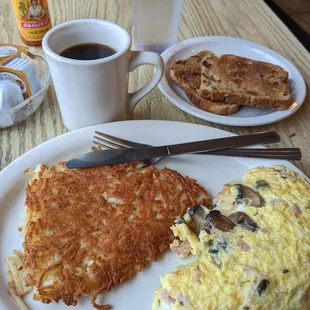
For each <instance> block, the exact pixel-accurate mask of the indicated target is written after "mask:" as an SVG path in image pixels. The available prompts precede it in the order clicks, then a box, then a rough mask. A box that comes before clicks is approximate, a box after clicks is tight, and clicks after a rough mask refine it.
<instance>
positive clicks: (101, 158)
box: [66, 131, 280, 169]
mask: <svg viewBox="0 0 310 310" xmlns="http://www.w3.org/2000/svg"><path fill="white" fill-rule="evenodd" d="M279 141H280V137H279V135H278V134H277V133H276V132H275V131H268V132H262V133H255V134H250V135H242V136H233V137H227V138H219V139H212V140H202V141H195V142H189V143H180V144H173V145H164V146H155V147H140V148H129V149H115V150H105V151H97V152H89V153H86V154H83V155H80V156H77V157H75V158H73V159H71V160H69V161H68V162H67V163H66V165H67V167H68V168H70V169H73V168H87V167H96V166H106V165H115V164H122V163H127V162H131V161H139V160H145V159H150V158H156V157H166V156H175V155H181V154H187V153H199V152H207V151H214V150H221V149H232V148H237V147H243V146H249V145H255V144H261V143H273V142H279Z"/></svg>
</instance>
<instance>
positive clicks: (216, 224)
mask: <svg viewBox="0 0 310 310" xmlns="http://www.w3.org/2000/svg"><path fill="white" fill-rule="evenodd" d="M234 226H235V225H234V223H233V222H232V221H230V220H229V219H228V218H227V217H226V216H225V215H223V214H222V213H221V212H220V211H217V210H212V211H210V212H209V213H208V215H207V216H206V220H205V225H204V229H205V230H206V231H207V232H208V233H210V230H211V228H217V229H219V230H221V231H224V232H227V231H232V230H233V229H234Z"/></svg>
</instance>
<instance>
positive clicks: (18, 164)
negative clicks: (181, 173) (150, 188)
mask: <svg viewBox="0 0 310 310" xmlns="http://www.w3.org/2000/svg"><path fill="white" fill-rule="evenodd" d="M128 123H132V124H133V125H132V126H137V127H139V126H145V124H147V126H149V127H154V128H156V127H157V126H171V124H175V125H176V126H178V127H179V128H180V127H182V128H184V130H187V129H186V127H187V128H188V127H196V128H199V131H200V130H205V131H206V132H207V131H209V132H211V135H213V134H215V135H217V134H218V135H219V136H236V134H234V133H231V132H229V131H226V130H222V129H218V128H214V127H211V126H205V125H201V124H195V123H187V122H179V121H166V120H129V121H121V122H113V123H106V124H98V125H94V126H90V127H85V128H81V129H79V130H75V131H71V132H67V133H64V134H62V135H59V136H56V137H54V138H52V139H50V140H47V141H45V142H43V143H41V144H39V145H37V146H36V147H34V148H32V149H30V150H29V151H28V152H26V153H24V154H23V155H21V156H20V157H18V158H17V159H15V160H14V161H13V162H12V163H11V164H9V165H8V166H7V167H5V168H4V169H3V170H2V171H1V172H0V182H1V180H2V181H4V180H5V181H6V182H7V183H9V184H6V185H5V184H4V186H3V187H1V188H0V194H1V193H4V194H8V191H9V189H10V188H11V186H12V180H13V181H14V180H16V178H19V179H20V176H21V174H22V172H23V170H22V169H20V168H24V169H25V168H27V161H28V160H29V159H30V160H31V158H32V155H33V154H34V153H35V152H38V150H39V152H42V151H40V148H43V150H44V149H45V148H46V147H48V146H50V145H54V144H55V143H57V140H64V141H67V140H68V139H69V138H70V137H74V136H75V137H78V136H79V133H82V132H85V133H86V135H85V136H82V138H81V139H82V140H85V139H86V138H87V139H88V137H87V136H88V133H90V132H91V133H92V134H93V133H94V131H95V130H97V129H99V128H102V127H104V126H106V127H110V126H111V127H112V128H111V131H113V130H115V129H114V128H117V127H119V126H126V124H128ZM113 127H114V128H113ZM174 135H175V136H180V137H181V136H182V135H181V134H180V133H176V134H174ZM133 137H134V134H133ZM181 139H182V138H181ZM186 140H187V139H186ZM75 143H76V141H75ZM89 143H90V144H91V141H89ZM77 144H79V143H77ZM87 147H88V145H86V146H85V148H87ZM63 150H65V153H64V154H66V153H67V152H68V151H70V145H68V144H64V143H60V146H59V151H58V154H61V152H62V151H63ZM55 153H57V151H56V152H55ZM36 156H38V155H36ZM43 156H44V155H43ZM57 156H58V155H57ZM64 156H66V155H64ZM52 157H54V155H52ZM27 158H29V159H27ZM24 160H26V162H25V163H24V164H23V163H22V162H23V161H24ZM49 160H50V159H49ZM242 160H244V161H247V159H245V158H244V159H241V164H244V165H245V166H249V165H248V164H247V163H246V162H245V163H244V162H243V161H242ZM256 161H258V162H259V163H258V164H256ZM277 162H278V163H279V164H285V165H286V166H288V167H289V168H290V169H293V170H294V171H297V172H298V173H300V174H301V175H302V176H304V177H306V176H305V175H304V173H303V172H302V171H301V170H299V169H298V168H297V167H295V166H294V165H293V164H291V163H290V162H288V161H277ZM254 163H255V166H259V165H266V166H269V165H273V164H275V161H270V160H266V159H255V162H254ZM250 165H251V164H250ZM168 167H169V166H168ZM248 169H250V168H248ZM7 176H10V178H7ZM306 178H307V177H306ZM307 179H308V178H307ZM19 182H23V181H20V180H19ZM1 184H2V183H1ZM10 184H11V185H10ZM13 185H14V184H13ZM4 197H6V196H4ZM3 205H4V207H5V203H4V204H3ZM0 208H1V207H0ZM8 208H9V207H8ZM18 219H19V217H17V219H16V227H17V226H18ZM1 279H2V276H1ZM1 284H2V285H3V284H4V283H3V282H2V281H1V283H0V286H2V285H1ZM1 297H4V295H3V291H2V290H1V291H0V306H1V305H3V307H4V309H6V305H7V304H6V302H5V301H6V300H7V298H8V297H6V298H5V299H3V301H2V298H1ZM60 305H61V306H62V304H60ZM51 309H53V307H51Z"/></svg>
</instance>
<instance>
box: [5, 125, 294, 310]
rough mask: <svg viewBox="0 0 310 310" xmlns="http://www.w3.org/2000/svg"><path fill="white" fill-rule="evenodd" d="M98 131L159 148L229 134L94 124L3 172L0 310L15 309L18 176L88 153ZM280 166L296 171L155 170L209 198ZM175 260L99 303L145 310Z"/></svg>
mask: <svg viewBox="0 0 310 310" xmlns="http://www.w3.org/2000/svg"><path fill="white" fill-rule="evenodd" d="M95 130H98V131H102V132H105V133H108V134H111V135H115V136H119V137H123V138H125V139H131V140H135V141H138V142H143V143H148V144H153V145H161V144H173V143H181V142H189V141H193V140H203V139H212V138H219V137H225V136H232V135H233V134H231V133H228V132H225V131H222V130H219V129H215V128H210V127H206V126H201V125H194V124H188V123H178V122H167V121H127V122H117V123H109V124H103V125H97V126H93V127H88V128H83V129H80V130H77V131H73V132H70V133H67V134H65V135H62V136H59V137H56V138H54V139H52V140H49V141H47V142H45V143H43V144H41V145H39V146H37V147H36V148H34V149H32V150H30V151H29V152H27V153H25V154H24V155H22V156H21V157H19V158H18V159H16V160H15V161H14V162H13V163H11V164H10V165H9V166H8V167H6V168H5V169H4V170H3V171H2V172H0V184H1V186H0V261H1V264H0V309H1V310H5V309H9V310H15V309H17V306H16V304H15V302H14V300H13V298H12V297H11V296H10V295H9V294H8V291H7V265H6V263H5V262H4V259H5V257H7V256H9V255H11V253H12V251H13V250H14V249H16V250H21V249H22V239H21V238H20V236H19V233H18V231H17V227H18V226H19V225H20V224H21V220H22V216H23V211H24V199H25V193H24V188H25V184H26V183H27V182H28V177H26V176H24V175H23V172H24V170H25V169H26V168H28V167H30V168H35V167H36V166H37V164H39V163H42V164H47V165H49V164H56V163H57V162H58V161H63V160H67V159H69V158H71V157H72V156H74V155H76V154H81V153H84V152H87V150H88V147H89V146H91V142H92V138H93V134H94V131H95ZM272 164H285V165H287V166H288V167H289V168H292V169H294V170H296V171H298V170H297V168H295V167H294V166H293V165H292V164H290V163H288V162H285V161H275V160H260V159H244V158H233V157H221V156H202V155H184V156H179V157H173V158H167V159H164V160H162V161H161V162H159V163H158V167H160V168H162V167H165V166H167V167H169V168H172V169H176V170H178V171H179V172H180V173H182V174H183V175H189V176H190V177H192V178H194V179H197V180H198V182H199V183H200V184H201V185H202V186H204V187H205V188H206V189H207V190H208V191H209V192H210V193H211V194H212V195H213V196H214V195H215V194H216V193H217V192H218V191H219V190H220V189H221V187H222V186H223V185H224V183H225V182H227V181H231V180H234V179H237V180H238V179H239V180H240V179H241V178H242V176H243V174H244V173H245V172H246V171H247V170H249V169H251V168H253V167H255V166H259V165H272ZM192 260H193V258H190V259H187V260H180V259H177V258H176V256H175V255H174V254H172V253H167V254H165V255H164V258H163V259H162V260H161V261H160V262H157V263H153V264H152V265H151V266H150V267H149V268H147V269H145V270H144V271H143V272H140V273H139V274H137V276H135V277H134V279H133V280H131V281H129V282H127V283H125V284H123V285H121V286H119V287H118V288H116V289H113V290H112V291H111V292H110V293H108V294H102V295H101V297H100V298H99V301H101V302H105V303H111V304H112V305H113V306H114V309H115V310H131V309H133V310H139V309H141V310H147V309H151V302H152V298H153V294H154V291H155V289H156V288H157V287H158V286H159V285H160V281H159V277H160V276H162V275H164V274H165V273H167V272H169V271H173V270H175V268H176V266H178V265H180V264H185V263H187V262H189V261H192ZM25 300H26V303H27V304H28V306H29V307H30V309H39V310H40V309H69V308H68V307H66V306H65V305H64V304H63V303H62V302H61V303H59V304H56V303H51V304H49V305H44V304H42V303H38V302H34V301H33V300H32V294H31V293H30V294H28V295H27V296H26V298H25ZM74 309H93V308H92V307H91V305H90V299H89V298H87V297H85V298H82V299H81V300H80V301H79V303H78V305H77V306H76V307H75V308H74Z"/></svg>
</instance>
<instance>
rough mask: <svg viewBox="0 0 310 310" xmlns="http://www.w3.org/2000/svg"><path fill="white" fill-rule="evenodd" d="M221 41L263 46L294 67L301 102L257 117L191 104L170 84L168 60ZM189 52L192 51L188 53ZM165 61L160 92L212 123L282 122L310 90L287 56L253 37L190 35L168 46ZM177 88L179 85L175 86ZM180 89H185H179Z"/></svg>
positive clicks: (255, 123)
mask: <svg viewBox="0 0 310 310" xmlns="http://www.w3.org/2000/svg"><path fill="white" fill-rule="evenodd" d="M208 41H209V42H210V41H211V42H218V41H231V42H236V43H238V44H240V43H241V44H245V45H247V46H252V47H254V48H256V49H260V50H262V51H264V52H265V53H266V54H269V55H271V56H272V57H273V58H277V59H279V61H280V62H284V63H286V65H287V66H289V67H291V70H293V71H295V73H294V74H295V75H296V76H297V77H298V89H299V90H298V93H299V94H298V96H300V100H299V102H295V104H294V105H293V107H292V108H290V109H288V110H283V111H275V112H273V113H270V114H267V115H261V116H257V117H231V116H229V115H217V114H213V113H210V112H207V111H204V110H201V109H199V108H198V107H196V106H194V105H192V104H190V103H189V102H187V101H186V100H184V99H183V98H182V97H181V96H179V94H178V93H177V92H175V91H174V90H173V88H172V87H171V86H170V84H169V82H168V79H167V73H168V70H167V63H168V62H169V60H170V59H171V58H172V57H173V56H174V55H175V54H176V53H178V52H179V51H180V50H183V49H186V48H190V47H191V46H192V45H196V44H199V43H202V44H204V43H206V42H208ZM201 50H203V49H197V50H196V51H195V53H197V52H199V51H201ZM189 54H191V53H190V52H189ZM161 56H162V58H163V60H164V63H165V72H164V75H163V78H162V80H161V81H160V83H159V84H158V88H159V90H160V91H161V93H162V94H163V95H164V96H165V97H166V98H167V99H168V100H169V101H170V102H171V103H172V104H173V105H175V106H176V107H178V108H179V109H181V110H182V111H184V112H186V113H188V114H190V115H192V116H195V117H197V118H200V119H203V120H206V121H209V122H212V123H217V124H221V125H230V126H242V127H253V126H261V125H267V124H272V123H275V122H278V121H281V120H283V119H285V118H287V117H289V116H291V115H292V114H294V113H295V112H297V110H298V109H299V108H300V107H301V106H302V105H303V103H304V100H305V98H306V93H307V88H306V83H305V80H304V78H303V76H302V75H301V73H300V71H299V70H298V68H297V67H296V66H295V65H294V64H293V63H292V62H291V61H289V60H288V59H287V58H285V57H284V56H282V55H281V54H279V53H277V52H276V51H274V50H272V49H270V48H269V47H266V46H264V45H262V44H259V43H256V42H253V41H250V40H245V39H241V38H237V37H230V36H200V37H195V38H190V39H187V40H183V41H180V42H178V43H176V44H174V45H172V46H171V47H169V48H168V49H166V50H165V51H164V52H163V53H162V54H161ZM176 87H177V86H176ZM180 91H182V90H181V89H180Z"/></svg>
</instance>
